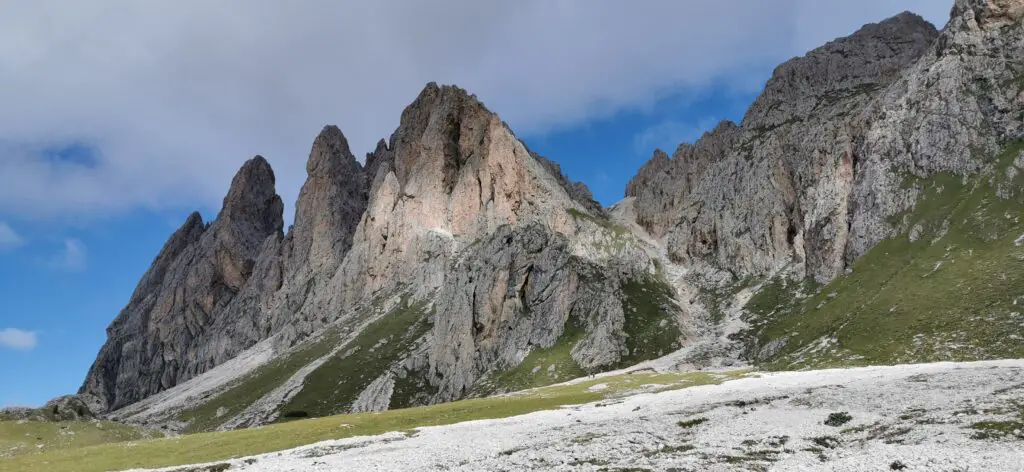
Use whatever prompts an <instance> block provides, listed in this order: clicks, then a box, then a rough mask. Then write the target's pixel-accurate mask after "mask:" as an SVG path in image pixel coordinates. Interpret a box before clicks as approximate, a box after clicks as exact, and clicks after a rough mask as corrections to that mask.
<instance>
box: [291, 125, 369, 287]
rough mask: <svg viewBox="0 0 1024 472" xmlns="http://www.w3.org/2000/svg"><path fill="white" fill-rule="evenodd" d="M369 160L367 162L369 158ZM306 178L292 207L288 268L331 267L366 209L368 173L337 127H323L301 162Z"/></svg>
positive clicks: (314, 270)
mask: <svg viewBox="0 0 1024 472" xmlns="http://www.w3.org/2000/svg"><path fill="white" fill-rule="evenodd" d="M368 164H369V162H368ZM306 172H307V173H308V178H307V179H306V182H305V184H303V186H302V190H300V192H299V199H298V202H297V203H296V206H295V225H294V226H293V227H292V230H291V232H290V233H289V235H288V238H289V247H290V249H291V252H290V257H289V258H288V259H289V260H288V263H287V268H288V270H289V272H291V273H295V272H296V271H299V270H300V269H309V272H310V273H309V274H308V276H312V274H316V273H319V272H320V271H321V269H324V270H328V271H330V270H333V269H334V268H335V267H337V266H338V264H340V263H341V259H342V258H343V257H344V255H345V253H346V252H348V249H349V247H351V245H352V234H353V233H354V232H355V229H356V225H358V223H359V219H360V217H361V216H362V214H363V211H364V210H366V200H367V189H366V186H367V177H366V175H365V173H364V170H363V166H361V165H360V164H359V161H357V160H356V158H355V156H353V155H352V151H350V150H349V147H348V140H346V139H345V135H344V134H342V132H341V130H340V129H338V127H337V126H333V125H330V126H325V127H324V128H323V130H322V131H321V132H320V134H319V135H318V136H317V137H316V139H315V140H314V141H313V147H312V149H311V150H310V152H309V161H308V162H307V164H306Z"/></svg>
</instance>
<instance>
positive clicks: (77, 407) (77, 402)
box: [0, 395, 95, 421]
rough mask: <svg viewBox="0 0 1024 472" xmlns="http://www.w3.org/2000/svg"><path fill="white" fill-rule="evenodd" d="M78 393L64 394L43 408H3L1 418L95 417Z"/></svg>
mask: <svg viewBox="0 0 1024 472" xmlns="http://www.w3.org/2000/svg"><path fill="white" fill-rule="evenodd" d="M86 400H87V399H85V398H82V397H81V396H78V395H64V396H60V397H57V398H54V399H53V400H50V401H48V402H46V405H43V406H42V407H41V408H22V407H16V408H2V409H0V420H5V421H6V420H28V421H86V420H91V419H94V418H95V415H94V414H93V412H92V410H91V409H90V408H89V405H88V403H87V401H86Z"/></svg>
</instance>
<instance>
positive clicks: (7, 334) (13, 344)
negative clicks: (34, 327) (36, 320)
mask: <svg viewBox="0 0 1024 472" xmlns="http://www.w3.org/2000/svg"><path fill="white" fill-rule="evenodd" d="M36 342H37V340H36V333H34V332H31V331H22V330H20V329H17V328H4V329H0V348H7V349H14V350H17V351H31V350H32V349H35V347H36Z"/></svg>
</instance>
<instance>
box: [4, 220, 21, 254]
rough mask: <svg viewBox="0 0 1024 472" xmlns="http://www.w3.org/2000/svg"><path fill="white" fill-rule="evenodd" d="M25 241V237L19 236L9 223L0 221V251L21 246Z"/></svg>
mask: <svg viewBox="0 0 1024 472" xmlns="http://www.w3.org/2000/svg"><path fill="white" fill-rule="evenodd" d="M24 243H25V239H24V238H22V237H21V235H19V234H18V233H17V232H16V231H14V228H11V227H10V225H8V224H7V223H4V222H3V221H0V251H4V250H7V249H12V248H15V247H18V246H21V245H22V244H24Z"/></svg>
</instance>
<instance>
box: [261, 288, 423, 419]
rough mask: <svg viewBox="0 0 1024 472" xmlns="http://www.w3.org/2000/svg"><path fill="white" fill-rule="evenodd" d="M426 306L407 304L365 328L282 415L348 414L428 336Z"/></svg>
mask: <svg viewBox="0 0 1024 472" xmlns="http://www.w3.org/2000/svg"><path fill="white" fill-rule="evenodd" d="M426 305H427V302H415V303H409V302H407V301H403V302H402V305H401V306H400V307H399V308H397V309H395V310H394V311H392V312H391V313H389V314H387V315H384V316H383V317H382V318H380V319H378V320H377V321H374V322H373V323H371V324H370V325H369V326H367V327H366V328H364V329H363V330H362V331H361V332H360V333H359V334H358V335H357V336H356V338H355V339H353V340H352V341H350V342H349V343H348V344H346V345H345V346H343V347H342V348H341V350H339V351H338V353H337V354H335V355H334V356H332V357H331V358H330V359H328V360H327V361H326V362H324V363H323V364H322V365H321V366H320V367H318V368H317V369H316V370H314V371H313V372H310V374H309V375H308V376H306V379H305V381H304V382H303V386H302V390H301V391H300V392H299V393H298V394H296V395H295V396H294V397H292V399H291V400H289V401H288V403H286V404H285V405H282V406H281V411H282V412H305V413H306V414H307V416H309V417H314V418H315V417H320V416H328V415H334V414H338V413H342V412H345V411H348V409H349V408H350V407H351V405H352V403H353V402H354V401H355V400H356V398H358V397H359V394H360V393H362V391H363V390H365V389H366V387H368V386H369V385H370V384H371V383H372V382H373V381H374V380H376V379H377V378H378V377H380V376H381V375H383V374H384V373H385V372H387V370H388V369H389V368H390V367H391V365H392V364H393V363H395V362H397V361H398V360H400V359H401V358H402V356H404V355H406V354H407V353H408V351H409V349H410V348H411V347H412V346H413V344H414V343H415V342H416V341H417V340H419V339H420V338H421V337H423V335H424V334H426V333H427V330H429V328H430V324H429V322H428V319H427V316H426V315H427V311H426ZM406 398H408V397H406ZM282 419H287V418H282Z"/></svg>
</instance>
